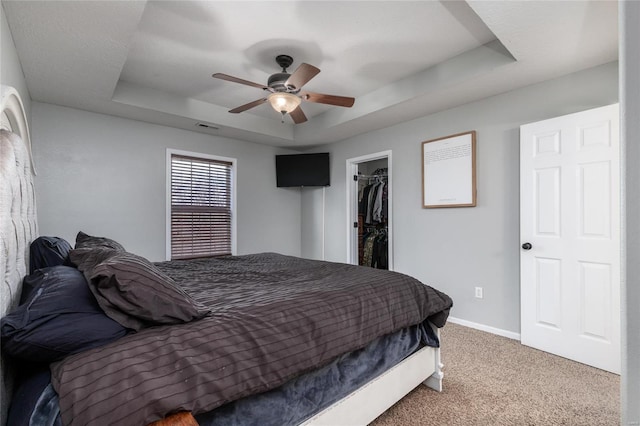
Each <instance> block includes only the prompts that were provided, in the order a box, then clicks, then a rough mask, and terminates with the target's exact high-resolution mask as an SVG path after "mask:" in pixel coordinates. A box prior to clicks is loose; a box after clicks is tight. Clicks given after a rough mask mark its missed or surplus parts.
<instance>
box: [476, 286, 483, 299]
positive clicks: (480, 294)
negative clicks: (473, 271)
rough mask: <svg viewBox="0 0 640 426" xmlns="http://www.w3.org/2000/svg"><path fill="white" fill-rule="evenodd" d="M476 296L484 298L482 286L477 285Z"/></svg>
mask: <svg viewBox="0 0 640 426" xmlns="http://www.w3.org/2000/svg"><path fill="white" fill-rule="evenodd" d="M476 297H477V298H478V299H482V287H476Z"/></svg>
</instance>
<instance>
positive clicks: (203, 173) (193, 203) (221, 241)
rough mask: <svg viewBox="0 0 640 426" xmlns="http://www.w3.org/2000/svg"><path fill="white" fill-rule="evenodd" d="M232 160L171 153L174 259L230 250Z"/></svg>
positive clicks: (221, 253) (228, 251) (172, 248)
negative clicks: (226, 160) (230, 161)
mask: <svg viewBox="0 0 640 426" xmlns="http://www.w3.org/2000/svg"><path fill="white" fill-rule="evenodd" d="M232 172H233V170H232V163H229V162H224V161H218V160H209V159H206V158H195V157H187V156H182V155H176V154H172V155H171V259H189V258H195V257H208V256H222V255H229V254H231V215H232V211H231V206H232V203H231V173H232Z"/></svg>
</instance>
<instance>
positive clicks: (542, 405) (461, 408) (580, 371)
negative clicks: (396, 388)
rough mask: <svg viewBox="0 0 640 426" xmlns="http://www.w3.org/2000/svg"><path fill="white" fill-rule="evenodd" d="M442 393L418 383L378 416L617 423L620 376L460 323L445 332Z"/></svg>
mask: <svg viewBox="0 0 640 426" xmlns="http://www.w3.org/2000/svg"><path fill="white" fill-rule="evenodd" d="M442 341H443V343H442V362H443V363H444V365H445V367H444V374H445V376H444V391H443V392H442V393H438V392H435V391H433V390H431V389H428V388H426V387H425V386H419V387H418V388H417V389H415V390H414V391H413V392H411V393H410V394H409V395H407V396H406V397H405V398H404V399H402V400H401V401H400V402H398V403H397V404H396V405H394V406H393V407H391V408H390V409H389V410H388V411H387V412H386V413H384V414H382V415H381V416H380V417H379V418H378V419H376V420H375V421H374V422H373V423H372V425H375V426H403V425H407V426H408V425H421V426H422V425H425V426H426V425H439V426H440V425H585V426H587V425H588V426H592V425H593V426H595V425H617V424H619V422H620V420H619V415H620V409H619V405H620V403H619V400H620V398H619V384H620V380H619V376H617V375H615V374H611V373H607V372H605V371H602V370H598V369H596V368H592V367H588V366H586V365H583V364H578V363H576V362H573V361H570V360H567V359H565V358H561V357H558V356H555V355H551V354H548V353H545V352H541V351H538V350H535V349H531V348H528V347H526V346H522V345H521V344H520V342H518V341H516V340H511V339H507V338H505V337H500V336H496V335H493V334H489V333H485V332H482V331H478V330H474V329H471V328H468V327H463V326H460V325H456V324H451V323H449V324H447V325H446V326H445V328H444V329H443V331H442Z"/></svg>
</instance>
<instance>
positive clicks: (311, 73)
mask: <svg viewBox="0 0 640 426" xmlns="http://www.w3.org/2000/svg"><path fill="white" fill-rule="evenodd" d="M276 62H277V63H278V65H279V66H280V67H281V68H282V72H278V73H275V74H272V75H271V76H270V77H269V80H268V81H267V85H266V86H265V85H263V84H259V83H253V82H251V81H247V80H243V79H241V78H237V77H233V76H230V75H227V74H221V73H215V74H213V75H212V77H214V78H219V79H221V80H227V81H232V82H234V83H240V84H244V85H246V86H251V87H257V88H258V89H262V90H264V91H266V92H269V95H267V96H266V97H264V98H262V99H258V100H255V101H253V102H249V103H248V104H244V105H241V106H239V107H236V108H234V109H232V110H230V111H229V112H231V113H234V114H237V113H239V112H243V111H246V110H248V109H251V108H253V107H256V106H258V105H262V104H263V103H265V102H269V103H270V104H271V106H272V107H273V109H275V110H276V111H278V112H279V113H281V114H282V122H284V116H285V115H286V114H289V115H290V116H291V118H292V119H293V122H294V123H296V124H300V123H304V122H305V121H307V117H306V116H305V115H304V112H302V108H300V103H301V102H302V101H307V102H315V103H319V104H327V105H336V106H342V107H351V106H353V103H354V102H355V99H354V98H349V97H346V96H334V95H325V94H323V93H314V92H308V91H301V89H302V86H304V85H305V84H307V83H308V82H309V80H311V79H312V78H313V77H315V76H316V74H318V73H319V72H320V70H319V69H318V68H316V67H314V66H313V65H309V64H305V63H302V64H300V66H299V67H298V68H296V70H295V71H294V72H293V74H289V73H288V72H287V68H288V67H290V66H291V64H292V63H293V58H292V57H291V56H289V55H278V56H276Z"/></svg>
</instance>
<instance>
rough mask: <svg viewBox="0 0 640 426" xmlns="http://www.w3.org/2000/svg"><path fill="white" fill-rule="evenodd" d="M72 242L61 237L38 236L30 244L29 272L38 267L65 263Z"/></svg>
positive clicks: (31, 272)
mask: <svg viewBox="0 0 640 426" xmlns="http://www.w3.org/2000/svg"><path fill="white" fill-rule="evenodd" d="M70 251H71V244H69V243H68V242H67V240H65V239H64V238H60V237H38V238H36V239H35V240H33V242H32V243H31V245H30V246H29V274H33V273H34V272H35V271H36V269H41V268H47V267H50V266H58V265H65V264H66V263H65V262H66V261H67V260H68V257H69V252H70Z"/></svg>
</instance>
